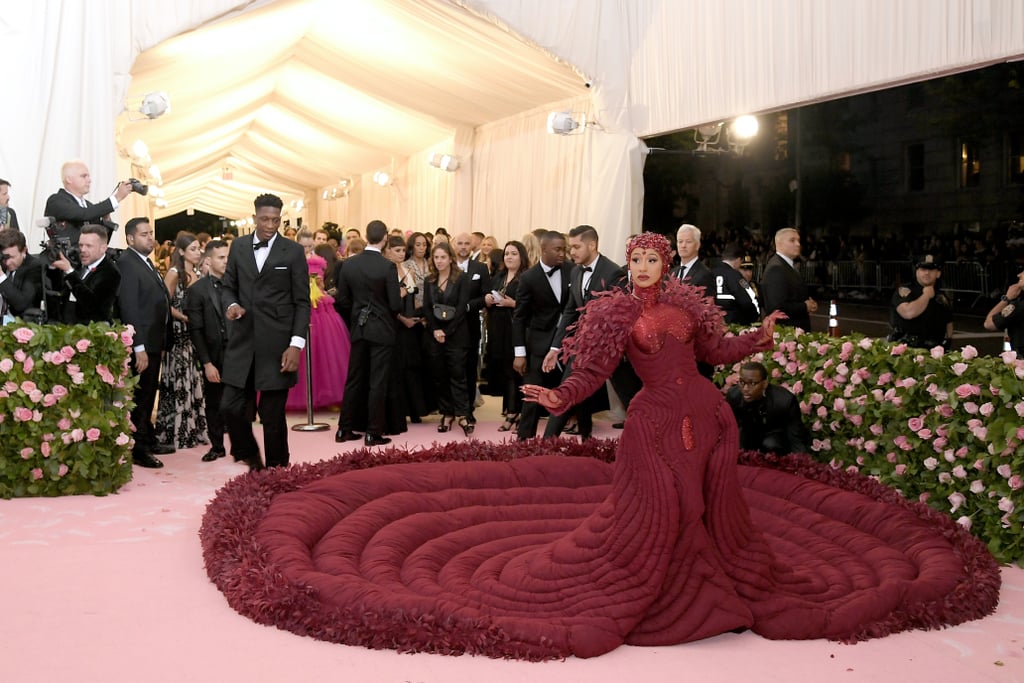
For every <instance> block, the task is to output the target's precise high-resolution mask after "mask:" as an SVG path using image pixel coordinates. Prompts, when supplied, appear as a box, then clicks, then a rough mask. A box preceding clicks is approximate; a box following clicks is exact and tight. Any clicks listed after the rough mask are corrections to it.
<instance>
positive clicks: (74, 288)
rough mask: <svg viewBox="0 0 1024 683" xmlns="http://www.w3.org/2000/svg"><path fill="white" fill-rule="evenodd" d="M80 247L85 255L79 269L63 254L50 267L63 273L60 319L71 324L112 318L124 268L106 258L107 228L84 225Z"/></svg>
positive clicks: (107, 321)
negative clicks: (118, 267)
mask: <svg viewBox="0 0 1024 683" xmlns="http://www.w3.org/2000/svg"><path fill="white" fill-rule="evenodd" d="M78 250H79V252H81V256H82V267H81V268H80V269H78V270H75V269H74V267H73V266H72V265H71V262H70V261H68V257H67V256H66V255H64V254H61V256H60V258H59V259H57V260H56V261H54V262H53V263H51V264H50V268H53V269H54V270H59V271H61V272H62V273H63V274H64V289H63V291H62V293H61V308H62V309H63V312H62V314H61V317H60V319H61V320H62V321H64V322H65V323H67V324H70V325H75V324H81V325H88V324H89V323H97V322H106V323H109V322H112V321H113V319H114V301H115V300H116V299H117V292H118V289H119V287H120V285H121V272H120V271H119V270H118V269H117V264H115V263H114V261H113V260H112V259H110V258H107V229H106V228H104V227H103V226H102V225H93V224H91V223H86V224H85V225H83V226H82V230H81V232H80V233H79V236H78Z"/></svg>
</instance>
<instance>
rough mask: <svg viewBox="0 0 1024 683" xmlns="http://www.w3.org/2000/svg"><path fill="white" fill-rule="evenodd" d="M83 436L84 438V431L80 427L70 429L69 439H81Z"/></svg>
mask: <svg viewBox="0 0 1024 683" xmlns="http://www.w3.org/2000/svg"><path fill="white" fill-rule="evenodd" d="M84 438H85V431H83V430H81V429H72V430H71V439H72V441H81V440H82V439H84Z"/></svg>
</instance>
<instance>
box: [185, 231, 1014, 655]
mask: <svg viewBox="0 0 1024 683" xmlns="http://www.w3.org/2000/svg"><path fill="white" fill-rule="evenodd" d="M627 252H628V260H629V269H630V275H631V278H632V285H631V286H630V287H629V288H628V290H627V291H619V292H609V293H607V294H604V293H602V295H600V296H598V297H597V298H595V299H594V300H593V301H591V302H590V303H589V304H588V305H587V307H586V309H585V310H584V313H583V316H582V318H581V320H580V323H579V325H578V327H577V328H576V329H575V331H574V334H572V336H570V337H569V338H568V339H567V340H566V343H565V345H564V349H565V351H566V353H568V354H571V355H573V356H574V370H573V374H572V375H571V376H570V377H569V378H568V379H566V380H565V381H564V382H563V383H562V385H560V386H559V387H557V388H555V389H545V388H543V387H540V386H536V385H526V386H524V387H523V391H524V394H525V396H526V399H527V400H534V401H538V402H540V403H541V404H543V405H545V406H546V407H547V408H548V409H549V410H551V411H553V412H556V413H558V412H563V411H564V410H566V409H568V408H569V407H571V406H572V405H573V404H574V403H575V402H576V401H578V400H580V399H582V398H584V397H586V396H588V395H590V394H591V393H592V392H593V391H594V389H595V387H597V386H599V385H600V384H601V383H602V382H603V381H604V380H605V378H606V377H607V376H608V375H609V374H610V373H611V371H612V370H613V369H614V368H615V366H616V364H617V363H618V361H619V359H620V358H621V355H622V353H623V352H625V353H626V354H627V355H628V356H629V359H630V361H631V362H632V364H633V367H634V368H635V369H636V371H637V373H638V374H639V376H640V378H641V379H642V380H643V381H644V386H643V389H642V390H641V391H640V392H639V393H638V394H637V396H636V398H635V399H634V400H633V401H632V403H631V404H630V407H629V412H628V417H627V419H626V427H625V429H624V430H623V432H622V435H621V437H620V439H619V441H618V446H617V449H616V454H615V462H614V464H613V465H607V464H605V463H603V462H600V461H598V460H597V459H596V458H587V457H564V456H561V455H557V454H555V455H539V456H537V457H522V458H518V459H514V460H511V461H508V462H494V461H490V462H488V461H487V460H500V457H499V456H500V453H495V454H492V455H490V456H487V455H483V456H481V457H480V458H479V460H482V461H474V462H408V464H398V465H384V466H374V464H375V463H373V462H370V461H368V460H367V458H368V457H369V456H366V458H363V457H355V459H354V460H353V461H352V462H342V461H338V462H335V463H334V464H333V465H330V466H325V468H324V469H323V470H322V471H317V472H315V473H310V475H309V476H308V477H306V478H305V479H303V481H302V484H301V485H295V484H292V483H290V481H289V482H284V481H283V480H282V481H281V482H280V484H273V485H279V486H281V487H282V488H281V490H287V492H283V493H280V494H279V495H277V496H276V497H275V498H274V500H273V501H272V502H270V503H266V502H262V503H260V504H259V505H261V506H263V507H265V513H264V514H263V516H262V517H260V518H259V519H258V521H255V522H253V523H252V524H251V526H249V527H246V529H248V530H247V531H245V530H243V531H242V532H239V530H238V529H237V528H236V527H235V526H233V525H236V524H240V523H241V522H239V521H238V520H239V519H241V518H243V517H246V516H247V515H249V516H251V514H252V509H253V506H254V502H255V501H257V500H259V501H263V500H264V498H265V496H266V491H269V490H270V488H271V486H272V482H270V481H269V480H267V479H266V475H264V473H258V474H259V475H260V476H261V477H263V478H261V479H259V480H253V482H252V484H251V485H250V484H247V483H244V482H243V483H240V484H239V485H238V486H237V488H235V489H231V488H230V487H228V488H227V489H226V491H225V492H223V493H221V495H220V496H219V498H218V500H217V501H214V503H213V504H211V510H210V511H209V512H208V513H207V517H206V519H204V524H203V529H202V530H201V536H202V537H203V543H204V548H205V554H206V562H207V568H208V571H209V573H210V575H211V578H213V580H214V581H215V582H217V583H218V585H219V587H220V588H221V590H222V591H223V592H224V593H225V595H226V596H227V597H228V600H229V601H230V602H231V603H232V605H234V606H235V607H236V609H239V610H240V611H242V612H243V613H246V614H249V615H250V616H252V617H253V618H254V619H256V620H258V621H260V622H263V623H275V624H277V625H278V626H281V627H283V628H288V629H291V630H294V631H296V632H298V633H303V634H306V635H313V636H315V637H318V638H323V639H326V640H334V641H338V642H345V643H351V644H362V645H366V646H369V647H388V648H394V649H399V650H406V651H410V650H411V651H430V652H444V653H462V652H473V653H480V654H486V655H488V656H494V657H516V658H524V659H543V658H550V657H564V656H567V655H570V654H571V655H575V656H578V657H590V656H595V655H600V654H603V653H605V652H608V651H610V650H612V649H614V648H615V647H617V646H619V645H621V644H623V643H630V644H634V645H670V644H675V643H683V642H688V641H692V640H696V639H699V638H705V637H708V636H713V635H716V634H721V633H725V632H728V631H731V630H737V629H744V628H751V629H753V630H754V631H755V632H757V633H759V634H762V635H764V636H766V637H770V638H835V639H852V640H855V639H859V638H866V637H871V636H878V635H885V634H887V633H891V632H894V631H898V630H903V629H906V628H913V627H925V628H928V627H935V626H937V625H943V624H950V623H958V622H959V621H964V620H966V619H969V618H977V617H978V616H980V615H983V614H986V613H988V612H990V611H991V610H992V609H994V606H995V602H996V601H997V595H998V584H999V578H998V577H999V573H998V567H997V566H996V565H995V563H994V561H992V560H991V556H990V555H987V553H986V551H985V549H984V547H983V546H982V545H981V544H980V543H978V542H977V541H975V540H974V539H972V538H971V537H970V536H969V534H966V532H962V530H959V528H958V527H956V525H955V524H953V523H952V521H951V520H949V519H948V518H945V517H943V516H941V515H939V513H934V512H933V511H927V510H925V511H921V510H918V509H917V508H912V506H911V504H909V503H906V502H904V501H902V499H900V498H899V496H898V495H896V494H894V493H892V492H891V491H888V490H884V491H888V493H885V492H882V493H879V490H882V489H883V487H881V486H879V485H877V484H875V483H874V482H871V481H870V480H867V479H866V478H862V477H857V476H856V475H846V473H839V474H840V475H841V476H846V477H847V479H849V480H850V481H847V482H846V484H845V488H839V487H838V486H831V485H829V484H828V483H822V482H824V481H830V480H829V479H828V477H827V473H823V470H827V469H828V468H827V466H823V465H822V466H818V467H819V468H820V469H818V470H814V469H813V466H815V465H816V464H815V463H807V462H806V461H805V465H804V469H805V471H807V472H811V473H812V474H808V475H807V476H797V474H793V473H790V472H785V471H780V470H779V469H772V468H770V467H767V466H764V467H747V466H743V467H740V466H738V465H737V455H738V451H739V447H738V432H737V428H736V423H735V420H734V418H733V416H732V412H731V410H730V409H729V407H728V405H727V404H726V403H725V401H724V399H723V397H722V394H721V392H720V391H719V390H718V389H717V388H716V387H715V386H714V385H713V384H711V382H709V381H708V380H706V379H704V378H703V377H702V376H701V375H700V374H699V373H698V371H697V360H704V361H707V362H710V363H715V364H720V363H732V362H735V361H737V360H738V359H741V358H743V357H745V356H746V355H748V354H750V353H751V352H753V351H756V350H758V349H766V348H769V347H770V346H771V345H772V334H773V326H774V324H775V321H776V320H777V319H778V317H779V315H780V314H778V313H776V314H772V315H769V316H768V317H767V318H766V319H765V322H764V325H763V326H762V327H761V329H759V330H754V331H751V332H749V333H746V334H743V335H741V336H738V337H727V336H725V331H724V327H723V323H722V317H721V313H720V312H719V311H718V310H717V309H716V308H714V307H713V306H712V305H711V304H709V303H708V302H707V301H706V300H704V299H702V298H701V295H700V293H698V292H697V290H695V289H694V288H692V287H690V286H689V285H685V284H683V283H680V282H677V281H675V280H671V279H669V280H668V281H666V280H665V279H664V278H663V277H662V274H663V271H664V269H665V267H666V265H667V264H668V262H669V247H668V242H667V241H666V240H665V239H664V238H663V237H661V236H658V235H652V234H650V233H645V234H643V235H640V236H638V237H635V238H633V239H632V240H631V241H630V245H629V248H628V250H627ZM561 443H562V442H554V443H552V442H544V441H539V440H537V441H534V442H525V445H523V444H512V445H507V446H501V445H497V446H495V445H487V446H486V448H489V449H492V450H495V449H497V450H498V451H501V449H512V448H518V449H520V450H519V451H517V452H530V451H528V449H530V448H532V449H533V451H532V452H533V453H559V452H568V451H569V450H570V449H577V448H578V449H584V448H590V449H594V450H598V449H599V448H601V446H600V444H595V445H593V446H576V445H575V444H574V445H572V446H568V445H565V446H563V445H559V444H561ZM502 452H503V451H502ZM357 455H358V454H357ZM392 455H393V456H394V454H392ZM443 455H444V454H443V452H442V450H441V449H435V450H434V451H430V452H428V453H420V454H418V458H419V459H422V460H427V459H428V458H437V459H443ZM409 460H412V458H409ZM393 461H394V460H392V462H393ZM332 468H333V470H332ZM364 468H367V469H364ZM793 471H796V472H799V470H798V469H795V468H794V469H793ZM335 472H338V473H335ZM252 476H253V475H249V477H243V478H242V479H243V480H244V479H249V478H251V477H252ZM273 476H277V477H284V475H283V474H282V475H273ZM815 478H817V479H820V481H815V480H814V479H815ZM853 480H856V481H853ZM276 481H277V480H275V482H276ZM851 482H852V483H851ZM286 484H287V485H286ZM871 487H875V488H874V489H871ZM868 489H871V491H872V492H873V493H872V494H871V495H868V494H867V493H864V492H863V491H868ZM889 494H892V495H889ZM243 510H244V512H245V514H243V513H242V511H243ZM929 515H931V516H929ZM937 518H941V519H937ZM957 543H959V544H960V545H956V544H957ZM972 544H973V545H972ZM954 546H956V547H954ZM964 547H967V548H968V550H969V552H964ZM967 556H970V557H972V558H974V559H971V560H968V559H965V558H966V557H967ZM986 558H987V559H986ZM972 563H973V564H972Z"/></svg>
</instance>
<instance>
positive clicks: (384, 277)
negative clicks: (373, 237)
mask: <svg viewBox="0 0 1024 683" xmlns="http://www.w3.org/2000/svg"><path fill="white" fill-rule="evenodd" d="M335 286H336V289H337V295H336V296H335V297H334V308H335V309H336V310H337V311H338V313H339V314H340V315H341V317H342V319H343V320H344V321H345V322H346V323H347V324H348V329H349V338H350V339H351V340H352V341H353V342H357V341H367V342H370V343H373V344H380V345H383V346H392V345H393V344H394V343H395V324H396V318H395V315H396V314H397V313H400V312H401V311H402V293H401V291H399V288H398V267H397V266H396V265H395V264H394V263H392V262H391V261H389V260H387V259H386V258H384V256H383V254H381V253H380V252H379V251H375V250H373V249H366V250H364V251H363V252H361V253H359V254H356V255H355V256H353V257H351V258H348V259H345V267H344V268H342V269H341V272H340V273H339V274H338V282H337V283H336V285H335Z"/></svg>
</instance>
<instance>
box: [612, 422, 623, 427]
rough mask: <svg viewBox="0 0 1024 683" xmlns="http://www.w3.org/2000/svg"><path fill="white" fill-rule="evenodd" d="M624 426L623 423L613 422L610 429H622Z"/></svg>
mask: <svg viewBox="0 0 1024 683" xmlns="http://www.w3.org/2000/svg"><path fill="white" fill-rule="evenodd" d="M625 426H626V423H625V422H615V423H613V424H612V429H622V428H623V427H625Z"/></svg>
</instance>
